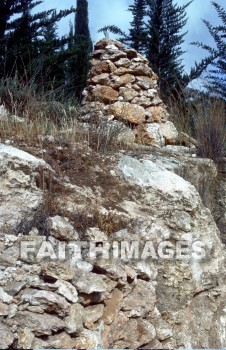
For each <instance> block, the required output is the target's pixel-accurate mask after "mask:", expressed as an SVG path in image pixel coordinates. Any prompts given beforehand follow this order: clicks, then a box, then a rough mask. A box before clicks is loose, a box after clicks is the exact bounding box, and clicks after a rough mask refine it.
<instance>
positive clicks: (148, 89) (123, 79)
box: [82, 39, 178, 147]
mask: <svg viewBox="0 0 226 350" xmlns="http://www.w3.org/2000/svg"><path fill="white" fill-rule="evenodd" d="M90 63H91V69H90V72H89V76H88V81H87V83H88V84H87V88H86V89H85V90H84V91H83V101H82V104H83V106H86V107H88V109H89V110H96V111H97V110H99V111H101V112H103V114H104V115H105V116H107V117H109V118H110V119H115V120H119V121H123V122H124V123H125V124H126V125H128V126H129V127H131V128H132V129H133V131H134V133H135V138H136V139H135V140H136V142H137V143H142V144H146V145H155V146H160V147H162V146H165V145H166V144H175V143H176V142H177V138H178V132H177V130H176V128H175V126H174V124H173V123H172V122H171V121H169V120H168V118H169V113H168V112H167V109H166V106H165V105H164V103H163V102H162V100H161V99H160V97H159V93H158V86H157V80H158V77H157V75H156V74H155V73H154V72H153V71H152V69H151V68H150V67H149V66H148V60H147V59H146V58H145V57H144V56H142V55H141V54H139V53H138V52H137V51H136V50H134V49H126V48H125V46H124V45H123V44H122V43H120V42H118V41H116V40H110V39H103V40H101V41H99V42H98V43H97V44H96V45H95V48H94V52H93V53H92V59H91V61H90Z"/></svg>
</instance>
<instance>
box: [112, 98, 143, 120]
mask: <svg viewBox="0 0 226 350" xmlns="http://www.w3.org/2000/svg"><path fill="white" fill-rule="evenodd" d="M108 112H109V113H110V114H113V115H114V116H115V117H116V118H117V119H123V120H125V121H128V122H130V123H133V124H142V123H144V122H145V110H144V108H143V107H141V106H138V105H135V104H131V103H129V102H119V101H118V102H116V103H114V104H112V105H110V106H109V108H108Z"/></svg>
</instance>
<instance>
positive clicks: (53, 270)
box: [41, 261, 75, 281]
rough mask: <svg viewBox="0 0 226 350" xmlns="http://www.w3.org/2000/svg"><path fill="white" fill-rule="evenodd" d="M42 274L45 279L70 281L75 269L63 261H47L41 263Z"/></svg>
mask: <svg viewBox="0 0 226 350" xmlns="http://www.w3.org/2000/svg"><path fill="white" fill-rule="evenodd" d="M41 268H42V276H43V277H44V278H47V279H53V280H58V279H59V280H64V281H71V280H72V279H73V277H74V274H75V271H74V269H73V268H71V267H70V266H69V265H68V264H66V263H63V262H54V261H51V262H48V263H43V264H42V265H41Z"/></svg>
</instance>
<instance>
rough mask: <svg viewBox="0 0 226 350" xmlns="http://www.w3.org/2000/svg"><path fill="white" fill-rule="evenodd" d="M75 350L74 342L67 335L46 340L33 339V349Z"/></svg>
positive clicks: (62, 334)
mask: <svg viewBox="0 0 226 350" xmlns="http://www.w3.org/2000/svg"><path fill="white" fill-rule="evenodd" d="M72 348H75V340H74V339H72V338H71V337H70V335H68V334H67V333H65V332H63V333H60V334H56V335H52V336H50V337H49V338H48V339H47V340H42V339H37V338H36V339H35V340H34V342H33V349H72Z"/></svg>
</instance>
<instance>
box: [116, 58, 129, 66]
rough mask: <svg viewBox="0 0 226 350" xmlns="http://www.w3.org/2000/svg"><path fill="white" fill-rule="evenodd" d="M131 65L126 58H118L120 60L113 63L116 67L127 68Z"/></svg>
mask: <svg viewBox="0 0 226 350" xmlns="http://www.w3.org/2000/svg"><path fill="white" fill-rule="evenodd" d="M130 64H131V61H130V60H129V59H128V58H120V60H118V61H116V62H115V65H116V66H117V67H125V68H128V67H129V66H130Z"/></svg>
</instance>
